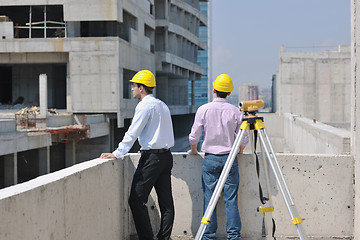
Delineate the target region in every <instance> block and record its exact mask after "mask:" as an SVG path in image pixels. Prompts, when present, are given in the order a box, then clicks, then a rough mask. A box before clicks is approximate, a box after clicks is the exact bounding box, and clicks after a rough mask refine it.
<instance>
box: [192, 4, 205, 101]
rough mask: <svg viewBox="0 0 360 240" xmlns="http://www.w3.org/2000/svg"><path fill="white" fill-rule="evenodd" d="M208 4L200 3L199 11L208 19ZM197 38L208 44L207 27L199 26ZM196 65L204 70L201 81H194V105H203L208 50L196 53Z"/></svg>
mask: <svg viewBox="0 0 360 240" xmlns="http://www.w3.org/2000/svg"><path fill="white" fill-rule="evenodd" d="M208 6H209V3H208V2H200V11H201V13H202V14H203V15H205V16H207V17H208ZM199 38H200V40H202V41H203V42H206V43H208V27H203V26H200V29H199ZM197 54H198V55H197V63H198V64H199V65H200V66H201V67H203V68H204V69H205V71H206V72H205V75H202V76H201V80H199V81H195V84H194V89H195V90H194V94H195V96H194V104H195V105H198V106H200V105H203V104H205V103H207V102H208V58H209V57H208V50H207V49H206V50H199V51H198V53H197ZM188 93H189V95H188V96H189V101H188V102H189V105H191V81H189V88H188Z"/></svg>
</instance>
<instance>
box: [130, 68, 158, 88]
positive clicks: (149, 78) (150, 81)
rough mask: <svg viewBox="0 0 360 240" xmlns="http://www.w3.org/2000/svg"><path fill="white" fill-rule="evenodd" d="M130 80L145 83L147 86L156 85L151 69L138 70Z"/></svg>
mask: <svg viewBox="0 0 360 240" xmlns="http://www.w3.org/2000/svg"><path fill="white" fill-rule="evenodd" d="M130 82H134V83H140V84H144V85H145V86H147V87H155V86H156V83H155V77H154V74H153V73H152V72H150V71H149V70H141V71H139V72H137V73H136V74H135V75H134V76H133V78H132V79H131V80H130Z"/></svg>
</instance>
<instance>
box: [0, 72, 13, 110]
mask: <svg viewBox="0 0 360 240" xmlns="http://www.w3.org/2000/svg"><path fill="white" fill-rule="evenodd" d="M0 76H1V78H0V103H1V104H11V103H12V81H11V80H12V71H11V67H9V66H0Z"/></svg>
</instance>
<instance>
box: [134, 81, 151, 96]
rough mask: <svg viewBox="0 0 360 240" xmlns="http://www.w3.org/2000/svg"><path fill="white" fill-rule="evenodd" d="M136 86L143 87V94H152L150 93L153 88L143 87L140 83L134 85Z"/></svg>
mask: <svg viewBox="0 0 360 240" xmlns="http://www.w3.org/2000/svg"><path fill="white" fill-rule="evenodd" d="M136 85H137V86H138V88H139V87H140V86H143V87H144V89H145V92H146V93H147V94H152V92H153V89H154V88H153V87H148V86H145V85H144V84H141V83H136Z"/></svg>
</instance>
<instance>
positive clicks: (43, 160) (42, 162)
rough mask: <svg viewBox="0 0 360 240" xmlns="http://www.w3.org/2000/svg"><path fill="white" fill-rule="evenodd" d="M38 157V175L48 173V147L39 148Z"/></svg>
mask: <svg viewBox="0 0 360 240" xmlns="http://www.w3.org/2000/svg"><path fill="white" fill-rule="evenodd" d="M38 151H39V155H38V161H39V175H40V176H41V175H45V174H48V173H50V146H47V147H44V148H40V149H39V150H38Z"/></svg>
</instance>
